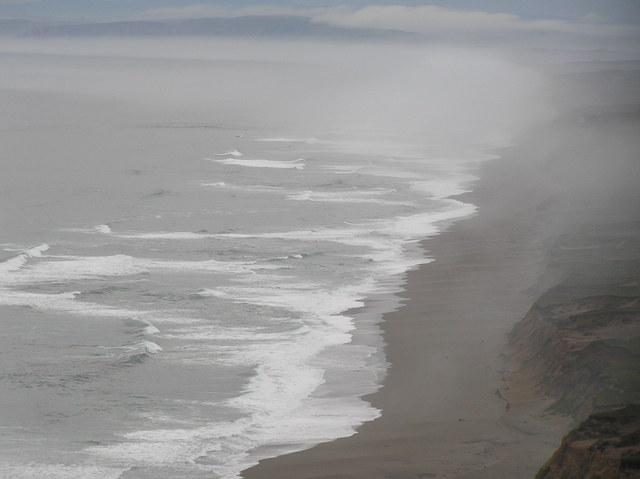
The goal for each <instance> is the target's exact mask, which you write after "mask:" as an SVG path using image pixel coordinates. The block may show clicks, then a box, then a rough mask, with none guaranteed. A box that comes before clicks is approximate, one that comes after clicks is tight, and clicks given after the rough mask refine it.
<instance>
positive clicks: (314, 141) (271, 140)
mask: <svg viewBox="0 0 640 479" xmlns="http://www.w3.org/2000/svg"><path fill="white" fill-rule="evenodd" d="M255 141H263V142H267V143H306V144H307V145H315V144H317V143H320V140H318V139H317V138H312V137H311V138H257V139H256V140H255Z"/></svg>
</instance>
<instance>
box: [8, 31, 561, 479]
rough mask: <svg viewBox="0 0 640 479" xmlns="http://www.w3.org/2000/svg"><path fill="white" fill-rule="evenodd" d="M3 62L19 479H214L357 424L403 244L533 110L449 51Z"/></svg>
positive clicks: (354, 49) (51, 56) (223, 44)
mask: <svg viewBox="0 0 640 479" xmlns="http://www.w3.org/2000/svg"><path fill="white" fill-rule="evenodd" d="M0 63H1V66H2V72H3V75H2V76H0V137H1V139H0V145H1V146H0V148H1V153H0V154H1V164H0V168H2V171H1V172H0V194H1V195H2V204H3V208H2V209H1V210H0V230H1V231H2V237H1V238H0V242H1V243H2V245H1V247H2V251H1V254H2V257H1V258H0V259H1V260H2V262H0V311H1V313H0V314H1V317H2V320H3V335H2V339H0V342H1V343H2V344H0V346H1V347H0V351H2V352H1V353H0V354H1V355H2V362H3V365H4V366H5V367H4V371H3V374H2V376H1V378H0V379H1V381H2V384H1V386H0V387H2V390H3V391H4V393H3V395H2V397H1V398H0V415H2V421H1V423H2V424H3V435H2V439H0V442H1V444H2V447H0V451H1V452H0V470H2V471H4V472H5V473H6V474H8V477H16V478H30V477H51V478H76V477H78V478H80V477H82V478H85V477H96V478H100V477H104V478H117V477H122V478H145V477H154V478H174V477H194V478H195V477H207V478H211V477H220V478H229V479H230V478H235V477H238V474H239V473H240V471H242V470H243V469H245V468H247V467H250V466H251V465H254V464H255V463H257V461H258V460H260V459H261V458H265V457H272V456H275V455H279V454H283V453H286V452H291V451H294V450H298V449H303V448H306V447H310V446H312V445H313V444H316V443H319V442H323V441H329V440H332V439H335V438H337V437H342V436H348V435H351V434H353V433H354V431H355V428H356V427H357V426H358V425H359V424H361V423H363V422H365V421H370V420H373V419H375V418H376V417H377V416H378V415H379V414H380V412H379V411H378V410H376V409H374V408H373V407H371V406H370V405H369V404H368V403H367V402H366V401H364V400H362V399H361V397H362V396H363V395H365V394H368V393H370V392H373V391H375V390H376V389H377V388H378V387H379V385H380V381H381V379H382V378H383V376H384V374H385V369H386V364H385V359H384V354H383V348H382V347H383V344H382V339H381V338H380V334H379V330H378V326H377V324H378V322H379V321H380V319H381V316H382V314H383V313H384V312H385V311H389V310H391V309H393V308H395V307H397V305H398V300H397V298H396V297H395V296H394V293H396V292H398V291H400V289H401V287H402V281H403V275H404V273H405V272H406V271H407V270H409V269H411V268H413V267H415V266H417V265H419V264H421V263H425V262H428V261H430V258H427V257H425V253H424V252H423V251H422V250H421V249H420V248H419V245H418V243H417V242H418V241H419V240H421V239H423V238H425V237H428V236H430V235H434V234H437V233H438V232H440V231H442V230H443V229H445V228H446V227H447V226H448V225H449V224H451V222H453V221H457V220H459V219H462V218H464V217H467V216H469V215H472V214H474V213H475V207H474V205H470V204H465V203H463V202H461V201H459V200H457V199H455V198H451V196H454V195H457V194H460V193H462V192H464V191H467V190H469V189H470V188H473V183H474V180H475V176H474V171H475V170H476V169H477V168H478V167H479V165H480V164H482V162H484V161H488V160H490V159H491V158H495V156H494V154H493V153H491V150H492V149H495V148H498V147H502V146H505V145H508V144H509V143H510V141H512V138H513V137H514V135H516V134H517V133H518V132H519V131H521V130H522V129H524V128H526V127H527V126H528V125H530V124H532V123H534V122H536V121H539V120H540V119H541V118H544V117H546V116H547V115H549V114H550V112H551V108H550V107H549V105H548V104H547V103H546V102H545V101H544V100H542V99H541V98H540V96H539V94H538V93H537V92H538V91H539V89H540V88H541V87H542V86H543V85H544V79H543V77H542V76H540V75H539V74H537V73H535V72H533V71H532V70H530V69H528V68H526V67H523V66H520V65H515V64H513V63H510V62H509V61H507V60H506V59H505V58H503V57H502V56H500V55H498V54H497V53H495V52H489V51H485V50H480V49H463V48H459V47H456V48H453V47H445V46H430V47H422V46H420V47H419V46H408V45H403V46H399V45H391V44H389V45H385V44H368V45H367V44H349V43H340V44H338V43H331V42H324V43H320V42H316V43H311V42H306V41H305V42H299V41H296V42H283V41H279V42H276V41H262V40H261V41H257V40H256V41H249V40H242V41H233V42H231V41H227V40H212V39H172V40H167V39H127V40H126V41H124V40H122V39H100V40H95V39H82V40H65V39H55V40H47V41H44V40H42V41H40V40H7V41H6V42H3V44H2V47H1V49H0ZM362 306H366V308H364V309H355V308H360V307H362ZM354 309H355V310H354Z"/></svg>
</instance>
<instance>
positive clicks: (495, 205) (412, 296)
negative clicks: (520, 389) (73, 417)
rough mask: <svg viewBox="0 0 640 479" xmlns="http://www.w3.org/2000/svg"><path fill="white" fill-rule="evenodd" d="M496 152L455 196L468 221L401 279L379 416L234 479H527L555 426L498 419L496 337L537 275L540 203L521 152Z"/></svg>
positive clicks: (520, 409) (504, 415)
mask: <svg viewBox="0 0 640 479" xmlns="http://www.w3.org/2000/svg"><path fill="white" fill-rule="evenodd" d="M501 153H502V155H503V157H502V158H501V159H498V160H494V161H492V162H490V163H489V164H486V166H485V167H483V169H482V171H481V172H479V175H480V176H481V180H480V181H479V183H478V184H477V185H476V190H475V191H474V192H473V193H470V194H466V195H463V196H462V197H460V199H461V200H463V201H469V202H472V203H474V204H476V205H478V207H479V211H478V214H477V215H476V216H475V217H473V218H470V219H466V220H463V221H460V222H458V223H456V224H454V225H453V226H452V227H451V228H450V230H449V231H447V232H445V233H444V234H442V235H439V236H437V237H434V238H431V239H429V240H427V241H425V242H424V243H423V247H424V248H425V249H426V250H427V251H428V254H429V255H430V256H432V257H434V258H435V259H436V261H434V262H432V263H429V264H426V265H423V266H422V267H421V268H419V269H418V270H416V271H413V272H411V273H409V275H408V278H407V289H406V292H405V293H403V294H402V297H403V300H404V301H403V302H404V305H403V307H401V308H400V309H399V310H398V311H396V312H394V313H391V314H388V315H387V316H386V317H385V318H384V323H383V329H384V335H385V340H386V343H387V348H386V353H387V359H388V361H389V362H390V363H391V366H390V369H389V372H388V376H387V378H386V380H385V382H384V387H383V388H382V389H381V391H380V392H379V393H377V394H374V395H372V396H371V397H370V398H368V399H369V400H370V401H371V402H372V403H373V404H374V405H375V406H376V407H379V408H381V409H382V411H383V415H382V417H381V418H380V419H378V420H376V421H374V422H371V423H367V424H364V425H363V426H362V427H361V428H360V429H359V430H358V433H357V434H356V435H355V436H352V437H350V438H345V439H339V440H337V441H334V442H332V443H327V444H321V445H319V446H316V447H314V448H312V449H310V450H307V451H303V452H300V453H295V454H290V455H287V456H283V457H280V458H276V459H272V460H266V461H264V462H262V463H261V464H260V465H259V466H257V467H255V468H252V469H250V470H248V471H246V472H245V476H244V477H246V478H247V479H253V478H256V479H258V478H259V479H266V478H285V477H286V478H296V479H302V478H317V479H320V478H323V479H329V478H332V479H334V478H335V479H337V478H362V479H365V478H366V479H375V478H385V479H391V478H398V479H399V478H403V479H411V478H426V477H437V478H440V477H455V478H485V477H486V478H494V479H497V478H502V477H504V478H512V479H513V478H520V477H521V478H529V477H532V475H533V474H535V471H536V470H537V468H538V467H540V465H541V464H542V463H544V461H545V460H546V458H547V457H548V456H549V455H550V454H551V453H552V451H553V450H554V449H555V447H557V443H558V441H559V439H560V436H561V434H562V429H561V427H549V426H550V423H548V422H546V423H545V424H538V422H537V419H536V417H537V416H535V413H536V412H537V411H535V410H530V409H529V408H528V406H526V404H525V405H521V406H516V407H510V408H507V402H506V400H505V399H504V398H503V397H502V394H501V393H499V392H498V391H499V389H500V388H501V387H502V380H503V376H504V370H505V367H506V365H505V364H504V362H503V360H502V359H501V356H500V354H501V351H502V350H503V349H504V344H505V337H506V334H507V333H508V331H509V330H510V329H511V327H512V326H513V324H514V322H515V321H516V320H518V319H519V318H521V317H522V316H523V315H524V314H525V313H526V311H527V309H528V308H529V307H530V305H531V302H532V299H533V298H534V297H535V293H536V291H534V290H532V289H531V287H532V285H533V284H534V283H535V282H536V281H537V279H538V277H539V276H540V274H541V271H542V269H543V267H544V258H545V255H544V246H543V244H544V241H545V238H544V235H545V228H541V222H544V221H543V220H544V218H543V215H542V216H541V213H540V212H541V206H540V205H541V204H542V203H543V202H544V200H545V198H547V197H548V191H546V189H547V187H546V186H544V182H543V181H542V179H543V178H541V177H540V175H539V174H538V175H532V172H533V171H538V168H537V167H536V166H535V164H538V161H539V160H538V159H536V158H532V156H531V151H530V149H528V148H523V147H518V148H512V149H508V150H505V151H503V152H501ZM532 160H535V162H534V161H532ZM534 163H535V164H534ZM538 286H539V287H540V286H541V285H538Z"/></svg>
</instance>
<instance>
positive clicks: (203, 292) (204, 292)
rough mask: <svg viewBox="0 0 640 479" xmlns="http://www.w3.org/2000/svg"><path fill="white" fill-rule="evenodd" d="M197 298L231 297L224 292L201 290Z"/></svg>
mask: <svg viewBox="0 0 640 479" xmlns="http://www.w3.org/2000/svg"><path fill="white" fill-rule="evenodd" d="M195 294H196V296H200V297H201V298H226V297H228V296H229V295H228V294H227V293H225V292H224V291H220V290H217V289H206V288H204V289H201V290H200V291H198V292H197V293H195Z"/></svg>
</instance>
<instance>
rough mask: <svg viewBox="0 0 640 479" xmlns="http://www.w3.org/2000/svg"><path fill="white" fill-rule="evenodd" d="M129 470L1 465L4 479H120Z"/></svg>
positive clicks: (119, 468) (50, 465)
mask: <svg viewBox="0 0 640 479" xmlns="http://www.w3.org/2000/svg"><path fill="white" fill-rule="evenodd" d="M128 469H129V468H127V467H124V468H123V467H107V466H96V465H80V464H75V465H73V466H70V465H67V464H45V463H38V462H30V463H29V464H12V463H0V471H2V477H3V479H43V478H47V479H87V478H91V479H119V478H120V477H122V474H123V473H124V472H126V471H127V470H128Z"/></svg>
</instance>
